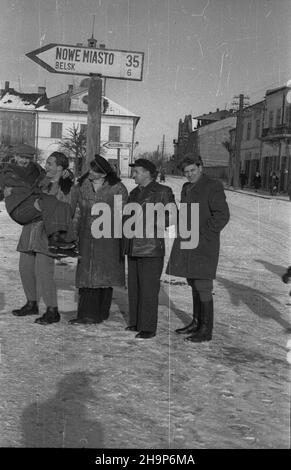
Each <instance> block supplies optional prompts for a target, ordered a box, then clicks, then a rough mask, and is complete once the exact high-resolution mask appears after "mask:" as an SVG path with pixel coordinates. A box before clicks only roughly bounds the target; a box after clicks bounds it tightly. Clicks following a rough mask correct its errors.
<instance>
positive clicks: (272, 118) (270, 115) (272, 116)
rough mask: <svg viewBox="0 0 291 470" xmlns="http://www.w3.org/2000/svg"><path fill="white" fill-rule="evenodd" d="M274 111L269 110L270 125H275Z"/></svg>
mask: <svg viewBox="0 0 291 470" xmlns="http://www.w3.org/2000/svg"><path fill="white" fill-rule="evenodd" d="M273 121H274V111H270V112H269V127H273Z"/></svg>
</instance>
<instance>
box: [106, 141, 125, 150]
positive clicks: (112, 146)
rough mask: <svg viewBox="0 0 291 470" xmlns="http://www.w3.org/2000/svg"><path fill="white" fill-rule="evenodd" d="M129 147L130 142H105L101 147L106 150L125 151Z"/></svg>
mask: <svg viewBox="0 0 291 470" xmlns="http://www.w3.org/2000/svg"><path fill="white" fill-rule="evenodd" d="M130 146H131V143H130V142H111V141H109V142H105V143H104V144H103V147H106V148H108V149H127V148H129V147H130Z"/></svg>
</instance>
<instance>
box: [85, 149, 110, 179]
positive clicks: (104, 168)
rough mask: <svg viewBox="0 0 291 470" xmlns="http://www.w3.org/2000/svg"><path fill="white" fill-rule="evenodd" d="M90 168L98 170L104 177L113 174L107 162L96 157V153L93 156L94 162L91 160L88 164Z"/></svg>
mask: <svg viewBox="0 0 291 470" xmlns="http://www.w3.org/2000/svg"><path fill="white" fill-rule="evenodd" d="M90 166H91V168H92V169H93V170H94V167H95V168H96V170H97V168H98V169H99V170H100V172H101V173H104V174H105V175H108V174H110V173H114V170H113V168H112V167H111V165H110V164H109V163H108V161H107V160H106V159H105V158H103V157H101V155H98V154H97V153H96V154H95V156H94V160H91V162H90Z"/></svg>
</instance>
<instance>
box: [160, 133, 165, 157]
mask: <svg viewBox="0 0 291 470" xmlns="http://www.w3.org/2000/svg"><path fill="white" fill-rule="evenodd" d="M164 151H165V134H163V141H162V155H161V159H162V164H163V161H164Z"/></svg>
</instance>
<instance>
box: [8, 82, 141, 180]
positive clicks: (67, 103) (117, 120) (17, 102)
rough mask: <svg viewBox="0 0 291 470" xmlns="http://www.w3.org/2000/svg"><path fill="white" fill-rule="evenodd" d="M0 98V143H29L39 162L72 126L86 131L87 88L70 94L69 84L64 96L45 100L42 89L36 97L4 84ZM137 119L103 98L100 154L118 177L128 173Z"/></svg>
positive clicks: (57, 146) (63, 137)
mask: <svg viewBox="0 0 291 470" xmlns="http://www.w3.org/2000/svg"><path fill="white" fill-rule="evenodd" d="M1 95H2V96H1V99H0V141H3V142H4V143H8V144H12V143H19V142H24V143H30V144H31V145H34V146H35V147H36V148H37V149H38V152H39V156H41V159H42V160H43V159H46V158H47V157H48V155H49V154H50V153H52V152H54V151H55V150H59V149H60V143H61V141H63V140H64V139H66V138H69V137H70V130H72V129H73V128H74V127H77V128H78V129H79V130H81V129H83V130H86V126H87V103H88V89H87V88H80V89H78V90H77V91H75V92H74V90H73V86H72V85H69V87H68V90H67V91H66V92H65V93H61V94H59V95H56V96H53V97H51V98H47V96H46V93H45V88H44V87H39V90H38V93H37V94H30V95H28V94H25V93H19V92H16V91H15V90H13V89H11V88H9V84H8V82H7V83H6V89H5V90H3V92H2V94H1ZM139 119H140V118H139V116H136V115H135V114H133V113H132V112H130V111H129V110H127V109H126V108H124V107H122V106H120V105H119V104H117V103H115V102H114V101H112V100H110V99H109V98H107V97H105V96H103V109H102V115H101V136H100V140H101V148H102V155H103V156H104V157H105V158H106V159H107V160H108V161H110V163H112V164H115V165H116V166H117V167H118V168H119V170H120V174H121V176H128V175H129V174H130V171H129V168H130V167H129V163H130V162H131V160H132V155H133V149H134V140H135V139H134V137H135V130H136V126H137V123H138V121H139ZM19 122H20V124H17V123H19ZM104 144H105V145H104ZM106 144H107V145H106ZM110 147H112V148H110Z"/></svg>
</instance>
